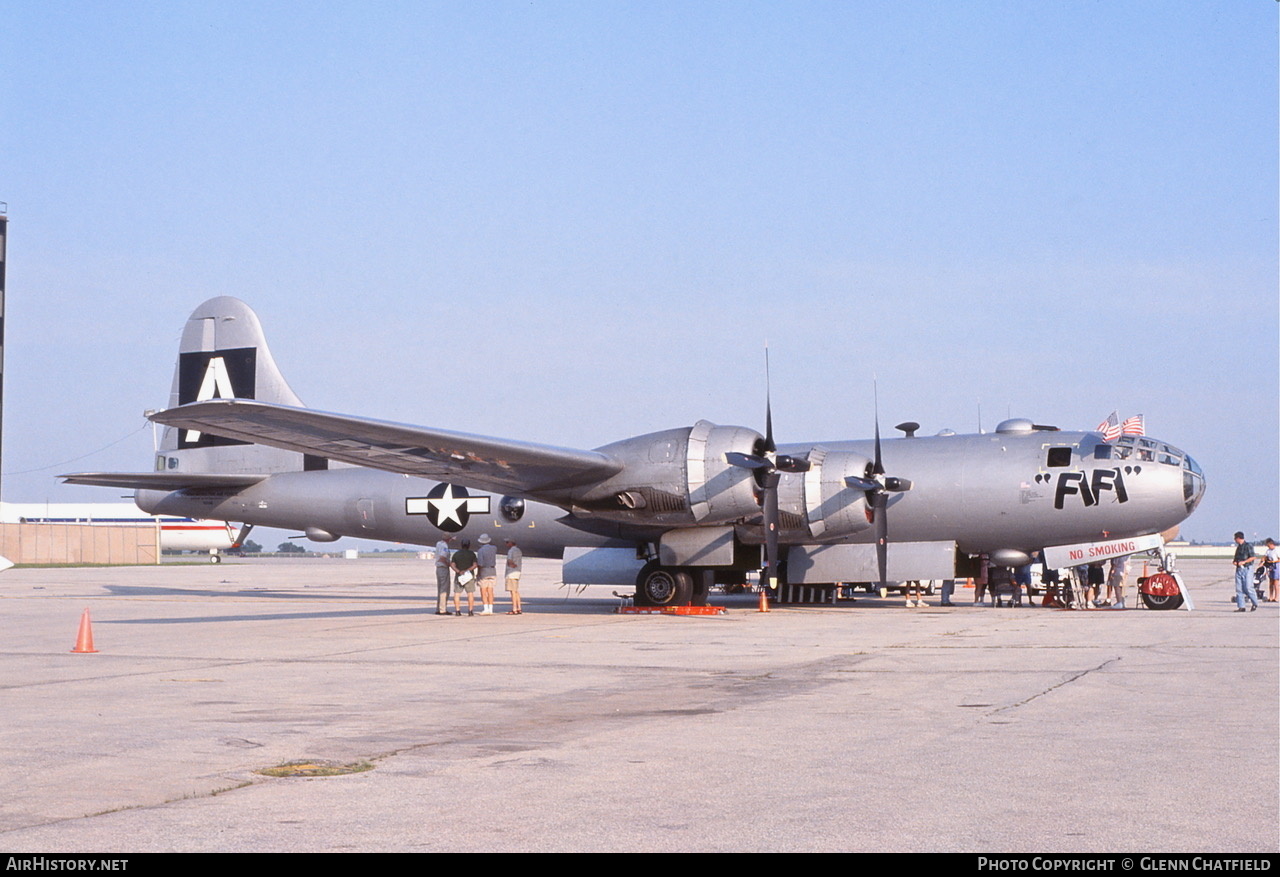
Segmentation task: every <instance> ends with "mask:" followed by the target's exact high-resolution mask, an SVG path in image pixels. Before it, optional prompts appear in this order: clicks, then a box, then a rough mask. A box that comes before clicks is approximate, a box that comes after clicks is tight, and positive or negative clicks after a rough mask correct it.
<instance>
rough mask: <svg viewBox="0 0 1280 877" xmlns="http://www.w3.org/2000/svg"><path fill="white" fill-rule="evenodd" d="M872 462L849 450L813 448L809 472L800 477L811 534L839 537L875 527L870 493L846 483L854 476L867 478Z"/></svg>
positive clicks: (815, 536)
mask: <svg viewBox="0 0 1280 877" xmlns="http://www.w3.org/2000/svg"><path fill="white" fill-rule="evenodd" d="M870 464H871V461H870V460H868V459H867V458H866V457H864V456H862V455H861V454H854V453H851V452H849V451H828V450H827V449H826V448H824V447H822V446H821V445H818V446H816V447H813V448H810V450H809V471H807V472H805V473H803V475H801V476H800V478H798V479H797V480H798V481H801V483H802V485H803V488H802V491H801V498H800V506H801V508H802V509H803V520H804V525H805V527H807V529H808V535H809V536H811V537H813V538H815V539H836V538H840V537H843V536H848V535H851V534H853V533H857V532H860V531H862V530H865V529H867V528H868V527H870V526H871V518H870V516H869V514H868V512H869V510H870V509H869V507H868V505H867V494H866V492H865V491H862V490H857V489H855V488H852V487H850V486H849V485H848V484H846V483H845V478H847V477H848V476H850V475H853V476H856V477H858V478H865V477H867V471H868V467H869V466H870Z"/></svg>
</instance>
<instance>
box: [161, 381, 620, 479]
mask: <svg viewBox="0 0 1280 877" xmlns="http://www.w3.org/2000/svg"><path fill="white" fill-rule="evenodd" d="M151 419H152V420H154V421H155V422H157V423H162V424H165V425H166V426H173V427H177V428H179V429H194V430H199V431H200V432H208V433H213V434H214V435H221V436H226V437H227V438H233V439H240V440H241V441H247V442H255V443H257V444H263V445H270V446H271V447H276V448H284V449H285V450H290V451H300V452H302V453H304V454H314V455H317V456H322V457H328V458H330V459H333V460H341V461H342V462H344V463H353V464H355V465H357V466H368V467H370V468H374V469H384V470H386V471H389V472H399V473H401V474H405V475H416V476H420V477H423V478H432V479H435V480H436V481H449V482H454V483H457V484H462V485H465V486H467V487H474V488H477V489H480V490H492V491H495V492H501V493H536V492H538V491H539V490H555V489H562V488H566V487H573V486H576V485H580V484H591V483H594V482H596V481H600V480H603V479H605V478H608V477H609V476H611V475H613V474H615V473H617V472H618V471H620V470H621V468H622V464H621V463H620V462H619V461H617V460H615V459H614V458H613V457H609V456H607V455H605V454H601V453H599V452H597V451H580V450H574V449H572V448H557V447H552V446H550V445H539V444H534V443H532V442H520V441H513V440H510V439H498V438H488V437H485V436H477V435H469V434H467V433H461V432H451V431H448V430H443V429H431V428H428V427H422V426H411V425H408V424H403V423H391V422H388V421H382V420H371V419H367V418H363V417H352V416H349V415H344V414H330V413H328V412H324V411H314V410H312V409H310V408H294V407H291V406H288V405H274V404H271V403H267V402H256V401H253V400H250V399H211V400H209V401H206V402H192V403H190V404H187V405H182V406H180V407H178V408H170V409H168V410H166V411H160V412H157V413H156V414H153V415H152V416H151Z"/></svg>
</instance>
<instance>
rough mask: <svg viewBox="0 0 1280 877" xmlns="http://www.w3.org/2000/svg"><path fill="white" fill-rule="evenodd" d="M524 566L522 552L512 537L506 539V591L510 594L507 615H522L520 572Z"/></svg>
mask: <svg viewBox="0 0 1280 877" xmlns="http://www.w3.org/2000/svg"><path fill="white" fill-rule="evenodd" d="M523 566H524V552H522V551H521V550H520V547H519V546H518V545H516V543H515V540H514V539H508V540H507V580H506V588H507V593H508V594H510V595H511V611H510V612H508V613H507V614H508V615H523V614H524V610H523V609H522V608H521V607H520V572H521V569H522V567H523Z"/></svg>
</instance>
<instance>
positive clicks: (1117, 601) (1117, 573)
mask: <svg viewBox="0 0 1280 877" xmlns="http://www.w3.org/2000/svg"><path fill="white" fill-rule="evenodd" d="M1128 574H1129V555H1127V554H1126V555H1124V556H1123V557H1113V558H1111V572H1109V573H1108V574H1107V602H1108V603H1110V604H1111V608H1112V609H1123V608H1124V580H1125V576H1127V575H1128Z"/></svg>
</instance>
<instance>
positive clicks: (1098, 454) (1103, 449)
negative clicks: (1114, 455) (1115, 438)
mask: <svg viewBox="0 0 1280 877" xmlns="http://www.w3.org/2000/svg"><path fill="white" fill-rule="evenodd" d="M1093 459H1095V460H1110V459H1111V445H1098V446H1097V447H1095V448H1094V449H1093Z"/></svg>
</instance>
